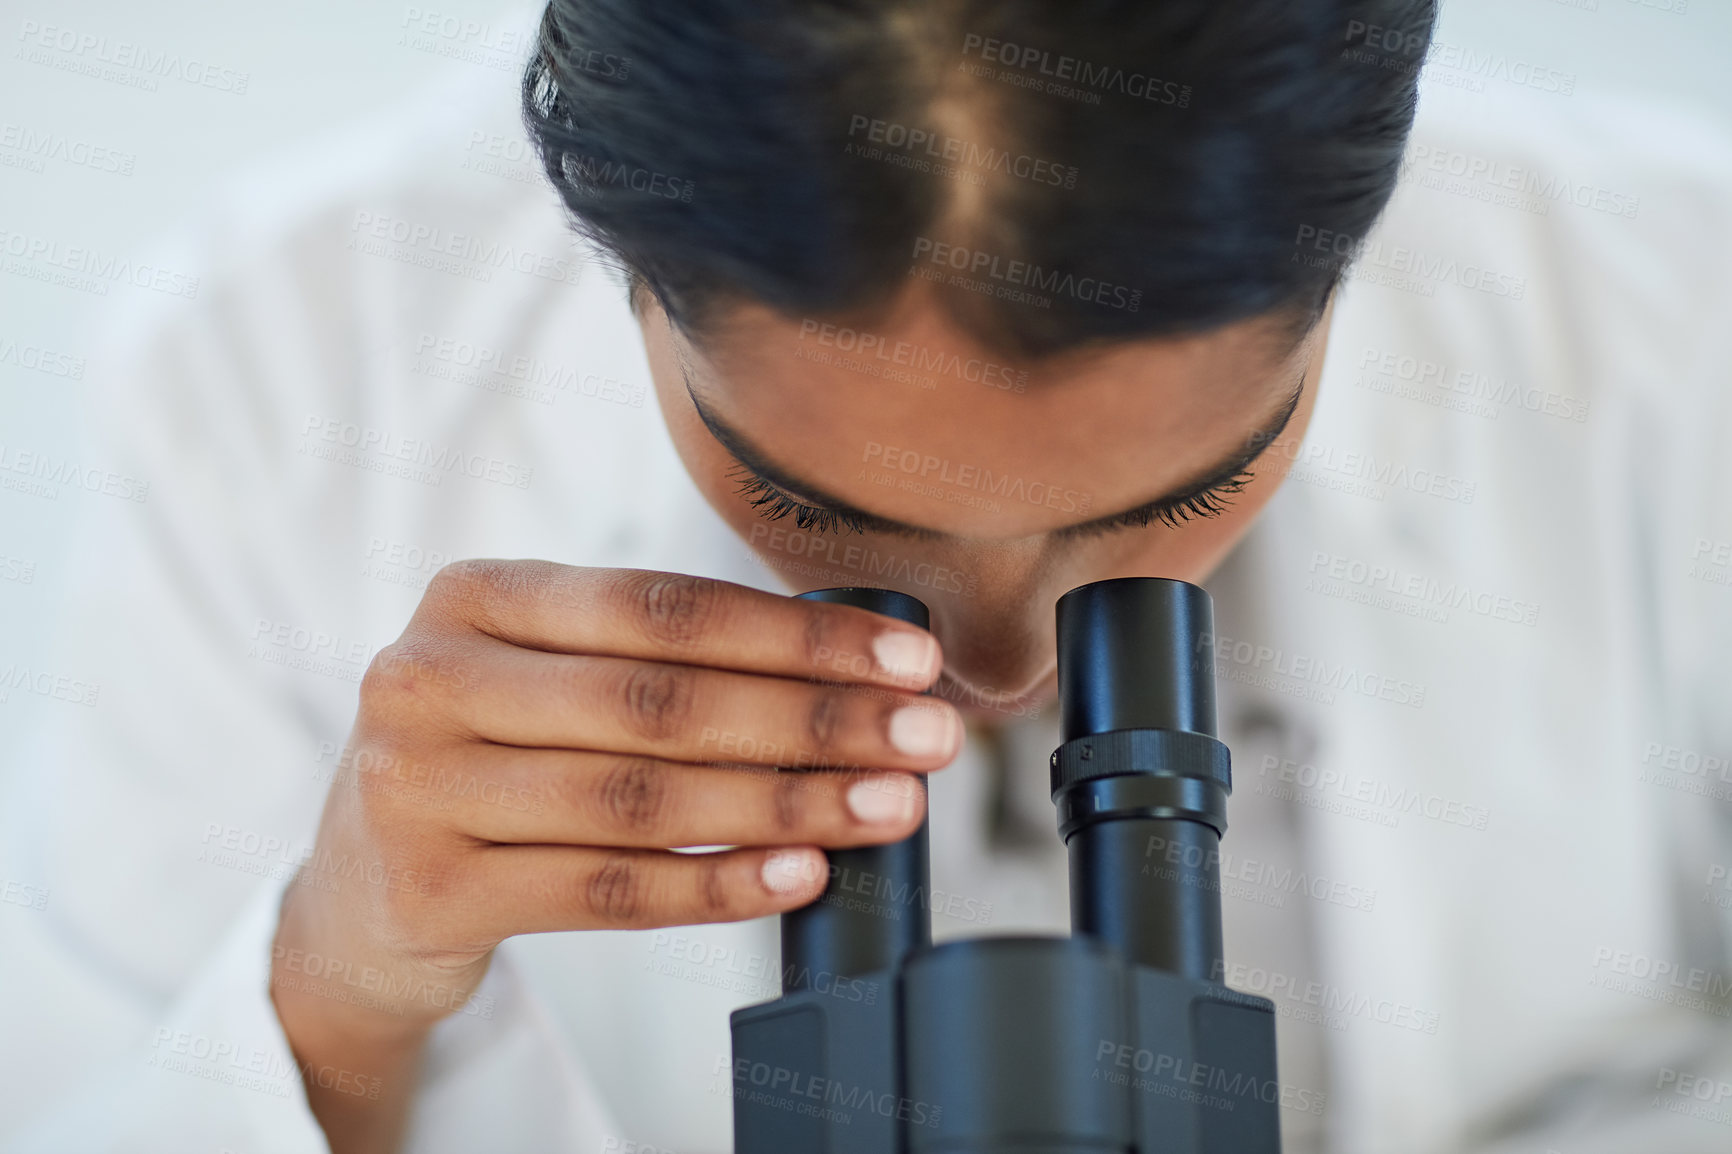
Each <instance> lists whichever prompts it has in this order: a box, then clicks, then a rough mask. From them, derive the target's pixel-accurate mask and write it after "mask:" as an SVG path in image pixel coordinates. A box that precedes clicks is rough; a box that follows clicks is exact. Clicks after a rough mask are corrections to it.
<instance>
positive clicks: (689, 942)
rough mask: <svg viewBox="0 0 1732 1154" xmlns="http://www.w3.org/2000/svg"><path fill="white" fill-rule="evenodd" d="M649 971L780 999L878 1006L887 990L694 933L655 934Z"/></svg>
mask: <svg viewBox="0 0 1732 1154" xmlns="http://www.w3.org/2000/svg"><path fill="white" fill-rule="evenodd" d="M649 952H650V957H649V958H648V959H646V960H645V962H644V969H645V971H647V972H649V973H652V974H655V975H657V976H659V977H664V978H678V979H680V980H682V981H687V982H693V983H695V984H697V985H701V986H708V987H710V988H712V989H718V990H723V991H725V992H727V993H731V994H740V995H743V996H745V997H754V998H776V997H780V996H781V994H782V991H783V990H793V989H802V990H811V991H812V992H813V993H815V994H819V995H822V996H823V997H827V998H835V999H837V1000H838V1001H843V1002H855V1003H858V1004H860V1005H864V1006H875V1005H877V1004H878V1000H879V998H880V997H881V996H883V994H884V991H883V990H882V989H881V988H880V987H879V984H878V983H877V982H873V981H865V980H863V979H861V978H850V977H844V976H841V975H838V974H834V973H831V972H829V971H824V970H816V971H815V970H812V969H810V968H808V967H797V966H795V965H793V964H792V963H790V964H788V965H783V964H782V960H781V957H780V956H779V955H778V956H777V957H773V958H772V957H771V956H769V955H768V954H762V953H757V952H754V951H750V950H741V949H740V948H739V947H737V946H724V945H718V944H716V943H715V942H709V941H705V940H704V939H703V938H700V937H698V936H697V935H695V934H683V933H671V932H668V931H666V930H657V931H656V933H655V935H654V936H653V937H652V938H651V939H650V948H649Z"/></svg>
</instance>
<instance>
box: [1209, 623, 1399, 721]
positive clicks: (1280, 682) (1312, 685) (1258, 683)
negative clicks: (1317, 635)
mask: <svg viewBox="0 0 1732 1154" xmlns="http://www.w3.org/2000/svg"><path fill="white" fill-rule="evenodd" d="M1205 650H1212V651H1213V653H1214V659H1215V663H1216V665H1215V675H1216V676H1217V677H1223V678H1226V679H1227V680H1229V681H1236V682H1239V683H1240V684H1242V685H1248V686H1252V687H1254V688H1261V689H1269V690H1272V691H1274V692H1276V693H1284V694H1288V695H1291V696H1294V697H1297V698H1299V699H1301V700H1304V701H1316V702H1319V703H1320V704H1323V705H1333V704H1334V703H1335V693H1336V691H1343V692H1347V693H1352V694H1356V695H1358V696H1362V697H1369V698H1373V699H1375V700H1378V701H1387V702H1389V703H1390V704H1392V705H1406V706H1409V707H1411V708H1413V709H1419V708H1422V707H1423V706H1424V705H1425V693H1426V688H1425V685H1424V684H1422V683H1420V682H1415V681H1408V680H1407V679H1405V678H1398V677H1390V676H1388V675H1385V674H1381V673H1376V672H1373V671H1371V670H1368V669H1361V668H1359V667H1358V666H1356V665H1354V664H1353V663H1352V662H1351V661H1345V660H1335V661H1332V660H1330V659H1329V658H1326V657H1318V656H1316V655H1313V654H1306V653H1296V652H1291V651H1289V650H1287V649H1284V648H1281V647H1279V646H1273V645H1258V644H1255V643H1253V642H1250V641H1240V640H1235V639H1234V638H1232V637H1226V636H1222V635H1219V634H1214V633H1202V634H1199V635H1198V637H1197V652H1198V653H1202V652H1203V651H1205Z"/></svg>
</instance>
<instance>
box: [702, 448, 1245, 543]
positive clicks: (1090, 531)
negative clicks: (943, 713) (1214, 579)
mask: <svg viewBox="0 0 1732 1154" xmlns="http://www.w3.org/2000/svg"><path fill="white" fill-rule="evenodd" d="M730 475H731V476H732V477H733V478H734V480H735V481H736V482H737V486H738V487H737V489H736V492H738V493H739V495H740V496H741V497H743V498H745V500H746V503H747V504H749V505H750V506H751V507H752V508H753V509H756V510H757V511H758V516H760V517H762V518H763V519H764V520H766V521H780V520H781V519H782V518H784V517H786V516H788V515H789V514H792V515H793V517H794V524H795V525H798V526H799V527H800V528H801V529H806V530H810V531H812V532H814V533H829V532H833V531H835V530H837V529H845V530H847V531H848V532H850V533H864V532H866V531H867V525H866V523H865V522H864V521H862V520H861V519H860V518H859V517H856V516H854V515H853V514H852V513H839V512H837V511H836V510H834V509H819V508H817V507H815V506H812V505H808V504H806V503H804V502H803V501H796V500H794V499H793V498H792V497H790V496H788V495H787V494H786V493H784V492H782V491H781V490H780V489H778V488H776V487H775V486H774V485H772V484H770V482H769V481H767V480H765V479H764V478H763V477H760V476H758V474H756V473H754V472H752V470H750V469H748V468H747V467H746V466H745V465H743V464H737V465H735V466H734V467H733V469H732V470H731V473H730ZM1254 476H1255V474H1253V473H1252V472H1251V470H1249V469H1241V470H1240V471H1239V472H1237V473H1235V474H1234V475H1233V476H1231V477H1228V478H1227V479H1226V480H1225V481H1222V482H1220V483H1219V484H1216V485H1211V486H1210V487H1209V488H1207V489H1203V490H1201V491H1200V492H1196V493H1192V494H1191V495H1190V496H1189V497H1184V498H1181V499H1179V500H1177V501H1173V502H1171V503H1169V504H1166V505H1161V506H1158V507H1156V508H1153V509H1142V510H1137V509H1133V510H1131V511H1130V512H1128V513H1121V514H1119V516H1117V517H1115V518H1113V519H1112V520H1111V521H1103V522H1101V523H1100V524H1098V525H1091V526H1089V527H1088V528H1085V529H1069V530H1066V533H1067V534H1068V535H1070V536H1074V537H1092V536H1096V535H1098V534H1101V533H1109V532H1111V531H1113V530H1115V529H1126V528H1135V529H1142V528H1146V527H1147V526H1148V525H1149V524H1151V523H1152V522H1155V521H1159V522H1160V523H1161V524H1163V525H1165V526H1167V527H1168V528H1170V529H1177V528H1178V527H1179V526H1180V525H1183V524H1185V523H1186V522H1187V521H1192V520H1200V519H1203V518H1208V517H1219V516H1220V515H1221V514H1222V513H1225V512H1226V511H1227V510H1228V509H1229V508H1231V507H1232V504H1233V501H1232V498H1233V497H1234V495H1235V494H1238V493H1242V492H1244V491H1245V486H1246V485H1248V484H1250V483H1251V481H1252V479H1253V477H1254Z"/></svg>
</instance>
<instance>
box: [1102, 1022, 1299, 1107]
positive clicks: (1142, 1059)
mask: <svg viewBox="0 0 1732 1154" xmlns="http://www.w3.org/2000/svg"><path fill="white" fill-rule="evenodd" d="M1093 1077H1094V1079H1095V1080H1096V1081H1101V1080H1103V1079H1104V1080H1106V1081H1108V1082H1112V1083H1114V1084H1116V1085H1121V1086H1124V1085H1130V1086H1132V1087H1133V1088H1135V1089H1138V1090H1146V1091H1149V1092H1152V1093H1155V1094H1159V1095H1161V1096H1163V1097H1169V1098H1170V1097H1177V1098H1179V1099H1180V1100H1181V1101H1185V1102H1191V1103H1194V1104H1196V1105H1200V1106H1207V1107H1210V1108H1213V1109H1218V1110H1231V1109H1233V1108H1234V1107H1236V1106H1237V1105H1238V1104H1239V1102H1241V1101H1256V1102H1262V1103H1263V1104H1265V1105H1269V1106H1273V1105H1275V1104H1277V1103H1279V1104H1280V1106H1281V1108H1282V1109H1283V1110H1296V1111H1298V1112H1299V1113H1301V1114H1314V1115H1318V1116H1321V1115H1322V1113H1323V1106H1324V1103H1325V1101H1326V1100H1327V1095H1325V1094H1324V1093H1323V1092H1322V1091H1320V1090H1308V1089H1304V1088H1301V1087H1298V1086H1289V1085H1286V1084H1284V1083H1281V1082H1277V1081H1276V1080H1275V1079H1273V1078H1259V1077H1257V1076H1256V1075H1254V1074H1247V1073H1245V1072H1243V1071H1238V1072H1235V1071H1233V1070H1229V1069H1227V1068H1226V1067H1223V1066H1215V1065H1211V1064H1209V1063H1207V1062H1199V1061H1197V1060H1196V1059H1195V1058H1191V1057H1186V1056H1183V1055H1177V1054H1163V1053H1158V1052H1156V1051H1154V1050H1146V1049H1143V1048H1141V1047H1137V1046H1132V1045H1130V1044H1129V1043H1126V1042H1115V1041H1113V1040H1111V1039H1108V1038H1102V1039H1101V1040H1100V1044H1099V1045H1098V1046H1097V1047H1095V1071H1094V1075H1093Z"/></svg>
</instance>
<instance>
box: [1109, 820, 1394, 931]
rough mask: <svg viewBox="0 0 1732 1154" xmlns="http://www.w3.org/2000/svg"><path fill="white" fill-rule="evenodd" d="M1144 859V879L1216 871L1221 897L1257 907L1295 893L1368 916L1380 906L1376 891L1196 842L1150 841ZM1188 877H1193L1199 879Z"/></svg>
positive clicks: (1169, 878)
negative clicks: (1373, 909) (1207, 847)
mask: <svg viewBox="0 0 1732 1154" xmlns="http://www.w3.org/2000/svg"><path fill="white" fill-rule="evenodd" d="M1143 857H1144V859H1145V860H1144V862H1143V868H1142V871H1141V873H1142V875H1143V876H1144V877H1153V878H1157V879H1160V880H1162V881H1174V880H1177V879H1178V878H1179V876H1180V875H1179V870H1178V867H1180V866H1183V867H1185V868H1186V869H1187V870H1198V869H1204V868H1207V869H1212V870H1214V871H1216V873H1217V875H1218V876H1219V878H1220V885H1219V890H1220V892H1221V893H1223V894H1225V895H1226V896H1228V897H1235V898H1241V899H1243V900H1245V901H1249V902H1254V903H1255V904H1257V905H1263V906H1273V907H1276V908H1280V907H1282V906H1284V905H1285V904H1286V898H1287V897H1290V896H1292V895H1295V894H1303V895H1305V896H1306V897H1308V898H1310V899H1311V900H1312V901H1318V902H1326V903H1328V904H1329V905H1335V906H1341V907H1343V908H1345V909H1350V910H1361V911H1363V912H1365V913H1370V912H1371V911H1372V907H1374V906H1375V905H1376V904H1377V891H1376V890H1374V889H1371V888H1370V887H1368V886H1359V885H1353V884H1352V883H1350V882H1344V881H1339V880H1336V879H1333V878H1328V877H1324V876H1322V875H1319V874H1309V873H1306V872H1305V871H1304V870H1302V869H1294V868H1293V867H1292V866H1277V865H1275V864H1274V863H1273V862H1265V861H1258V860H1257V859H1256V858H1240V857H1235V856H1234V855H1233V854H1232V852H1231V851H1228V850H1223V849H1212V850H1205V849H1204V848H1203V847H1202V846H1199V845H1196V844H1194V843H1187V842H1180V841H1175V840H1173V839H1170V838H1164V837H1159V836H1152V837H1150V838H1149V839H1148V842H1147V845H1146V847H1145V849H1144V850H1143ZM1186 876H1187V877H1192V878H1194V877H1195V876H1196V875H1194V874H1191V875H1186ZM1209 888H1214V887H1209ZM1258 891H1262V892H1258Z"/></svg>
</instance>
